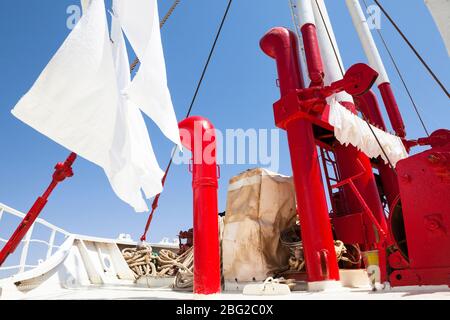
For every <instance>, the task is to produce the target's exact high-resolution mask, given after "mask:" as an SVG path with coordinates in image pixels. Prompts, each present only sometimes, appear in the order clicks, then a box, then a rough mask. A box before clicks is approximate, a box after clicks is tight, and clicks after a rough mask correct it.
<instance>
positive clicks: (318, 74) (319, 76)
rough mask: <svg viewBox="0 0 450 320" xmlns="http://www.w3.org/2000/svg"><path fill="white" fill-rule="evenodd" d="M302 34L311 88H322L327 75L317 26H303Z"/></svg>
mask: <svg viewBox="0 0 450 320" xmlns="http://www.w3.org/2000/svg"><path fill="white" fill-rule="evenodd" d="M301 32H302V37H303V45H304V47H305V56H306V64H307V65H308V75H309V78H310V79H311V86H322V85H323V79H324V77H325V75H324V71H323V70H324V69H323V63H322V56H321V54H320V48H319V40H318V39H317V30H316V26H315V25H314V24H312V23H306V24H304V25H303V26H302V28H301Z"/></svg>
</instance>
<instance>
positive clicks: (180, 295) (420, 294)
mask: <svg viewBox="0 0 450 320" xmlns="http://www.w3.org/2000/svg"><path fill="white" fill-rule="evenodd" d="M24 299H28V300H33V299H45V300H111V299H120V300H129V299H131V300H167V299H170V300H178V299H180V300H198V299H212V300H398V299H401V300H429V299H439V300H450V289H449V288H448V287H428V288H426V287H423V288H406V289H405V288H402V289H391V290H387V291H377V292H372V291H370V289H364V288H361V289H347V288H344V289H341V290H339V291H330V292H316V293H313V292H305V291H299V292H292V293H291V294H290V295H283V296H246V295H243V294H239V293H222V294H216V295H212V296H202V297H198V296H194V295H193V294H192V293H189V292H176V291H173V290H170V289H148V288H136V287H90V288H80V289H61V290H57V291H52V292H48V293H44V292H36V294H33V293H30V294H29V295H28V296H27V297H26V298H24Z"/></svg>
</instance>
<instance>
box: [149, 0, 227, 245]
mask: <svg viewBox="0 0 450 320" xmlns="http://www.w3.org/2000/svg"><path fill="white" fill-rule="evenodd" d="M232 3H233V0H229V1H228V5H227V8H226V10H225V13H224V15H223V17H222V21H221V23H220V26H219V29H218V30H217V33H216V37H215V39H214V42H213V45H212V47H211V49H210V51H209V55H208V58H207V60H206V62H205V65H204V67H203V71H202V74H201V76H200V79H199V81H198V83H197V87H196V89H195V92H194V95H193V97H192V100H191V103H190V105H189V108H188V111H187V113H186V117H185V118H188V117H189V116H190V114H191V111H192V108H193V106H194V104H195V101H196V99H197V95H198V93H199V91H200V88H201V85H202V83H203V79H204V78H205V75H206V71H207V70H208V66H209V64H210V62H211V58H212V56H213V54H214V51H215V49H216V45H217V42H218V40H219V37H220V34H221V33H222V29H223V26H224V24H225V21H226V19H227V16H228V12H229V11H230V7H231V4H232ZM175 152H176V147H175V148H173V150H172V155H171V157H170V160H169V163H168V164H167V167H166V171H165V173H164V176H163V179H162V180H161V183H162V185H163V186H164V184H165V182H166V178H167V174H168V173H169V171H170V168H171V166H172V163H173V157H174V156H175ZM160 196H161V193H159V194H158V195H156V196H155V198H154V199H153V203H152V211H151V212H150V215H149V217H148V220H147V224H146V226H145V230H144V233H143V234H142V236H141V238H140V240H141V241H145V240H146V237H147V233H148V230H149V228H150V224H151V221H152V219H153V215H154V213H155V211H156V208H157V207H158V202H159V197H160Z"/></svg>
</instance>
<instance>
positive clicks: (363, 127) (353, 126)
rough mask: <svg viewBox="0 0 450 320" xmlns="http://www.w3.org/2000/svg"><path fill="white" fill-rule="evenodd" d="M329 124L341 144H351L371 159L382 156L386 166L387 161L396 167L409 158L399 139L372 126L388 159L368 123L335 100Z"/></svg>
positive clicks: (333, 100) (331, 103) (332, 100)
mask: <svg viewBox="0 0 450 320" xmlns="http://www.w3.org/2000/svg"><path fill="white" fill-rule="evenodd" d="M328 122H329V123H330V124H331V125H332V126H333V127H334V134H335V136H336V139H337V140H338V141H339V142H340V143H341V144H343V145H348V144H351V145H353V146H354V147H356V148H357V149H358V150H360V151H362V152H364V153H365V154H366V155H367V156H368V157H369V158H377V157H379V156H380V157H381V158H382V159H383V160H384V162H385V163H386V164H387V163H388V162H389V161H388V159H387V158H389V160H390V162H391V163H392V165H393V166H394V167H395V165H396V164H397V162H398V161H400V160H402V159H404V158H407V157H408V153H407V152H406V149H405V147H404V145H403V143H402V140H401V139H400V138H399V137H397V136H395V135H392V134H389V133H387V132H385V131H383V130H380V129H378V128H377V127H374V126H372V125H370V126H371V128H372V130H373V132H374V133H375V135H376V137H377V139H378V141H379V142H380V144H381V146H382V147H383V149H384V152H385V153H386V155H387V158H386V155H385V154H384V152H383V150H382V149H381V147H380V145H379V144H378V142H377V140H376V139H375V136H374V134H373V133H372V132H371V130H370V128H369V126H368V125H367V123H366V122H365V121H364V120H363V119H361V118H360V117H358V116H357V115H355V114H353V113H352V112H351V111H350V110H348V109H347V108H345V107H344V106H342V105H341V104H340V103H339V102H338V101H337V100H336V99H335V98H334V99H331V101H330V115H329V118H328Z"/></svg>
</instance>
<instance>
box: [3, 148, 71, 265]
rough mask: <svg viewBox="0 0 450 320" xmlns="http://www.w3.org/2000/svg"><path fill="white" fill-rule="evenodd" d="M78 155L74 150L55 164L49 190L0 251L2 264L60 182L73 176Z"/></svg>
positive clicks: (38, 200)
mask: <svg viewBox="0 0 450 320" xmlns="http://www.w3.org/2000/svg"><path fill="white" fill-rule="evenodd" d="M76 157H77V155H76V154H75V153H73V152H72V153H71V154H70V155H69V157H68V158H67V159H66V161H65V162H64V163H58V164H57V165H56V166H55V172H54V174H53V179H52V182H51V183H50V185H49V186H48V188H47V190H46V191H45V192H44V194H43V195H42V196H41V197H39V198H38V199H37V200H36V202H35V203H34V205H33V206H32V207H31V209H30V210H29V211H28V213H27V215H26V216H25V217H24V218H23V220H22V222H21V223H20V224H19V226H18V227H17V229H16V231H14V233H13V235H12V236H11V238H10V239H9V240H8V242H7V243H6V244H5V246H4V247H3V249H2V251H1V252H0V266H1V265H2V264H3V263H4V262H5V260H6V259H7V258H8V256H9V255H10V254H12V253H13V252H14V251H15V250H16V248H17V246H18V245H19V244H20V242H21V241H22V239H23V237H24V236H25V235H26V234H27V232H28V230H29V229H30V228H31V226H32V225H33V223H34V221H35V220H36V219H37V217H38V216H39V214H40V213H41V211H42V209H44V206H45V205H46V204H47V200H48V197H49V196H50V194H51V193H52V191H53V190H54V189H55V188H56V186H57V185H58V183H60V182H62V181H63V180H65V179H66V178H69V177H72V176H73V171H72V165H73V163H74V161H75V159H76Z"/></svg>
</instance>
